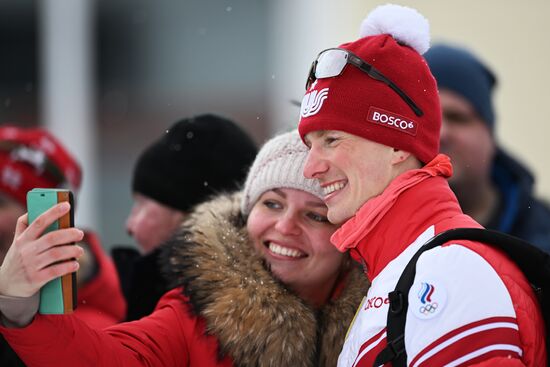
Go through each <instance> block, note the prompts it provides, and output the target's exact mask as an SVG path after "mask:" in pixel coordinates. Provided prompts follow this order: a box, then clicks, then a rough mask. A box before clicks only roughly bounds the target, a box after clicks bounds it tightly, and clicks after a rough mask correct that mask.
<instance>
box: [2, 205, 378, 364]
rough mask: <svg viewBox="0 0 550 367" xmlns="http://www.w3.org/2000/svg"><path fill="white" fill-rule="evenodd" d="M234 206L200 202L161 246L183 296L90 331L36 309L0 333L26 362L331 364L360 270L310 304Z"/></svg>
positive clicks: (361, 281) (173, 294) (175, 294)
mask: <svg viewBox="0 0 550 367" xmlns="http://www.w3.org/2000/svg"><path fill="white" fill-rule="evenodd" d="M239 204H240V200H239V197H238V196H222V197H220V198H218V199H214V200H213V201H212V202H210V203H206V204H203V205H202V206H200V207H199V208H197V210H196V212H195V213H194V214H192V215H191V216H190V218H189V219H188V220H187V222H186V225H185V226H184V228H183V230H184V231H182V232H181V233H179V234H178V236H176V237H175V238H174V240H173V242H171V243H168V244H166V246H165V250H166V251H165V255H166V256H165V258H166V261H165V267H166V268H168V270H169V272H167V273H169V274H171V277H172V280H173V281H174V282H175V283H178V284H184V285H185V291H186V292H185V294H186V296H184V295H183V294H182V290H183V287H180V288H177V289H175V290H172V291H170V292H168V293H166V294H165V295H164V296H163V297H162V298H161V300H160V301H159V304H158V305H157V308H156V309H155V311H154V312H153V313H152V314H151V315H150V316H147V317H144V318H142V319H140V320H137V321H133V322H128V323H123V324H118V325H114V326H111V327H109V328H106V329H104V330H98V329H94V328H90V327H89V326H88V325H86V323H85V322H82V321H81V320H79V319H78V318H77V317H75V315H70V316H45V315H36V317H35V319H34V320H33V322H32V323H31V324H30V325H28V326H27V327H25V328H21V329H6V328H0V332H1V333H2V334H3V335H4V337H5V338H6V340H7V341H8V342H9V343H10V345H11V346H12V348H13V349H14V350H15V351H16V352H17V353H18V354H19V356H20V357H21V359H22V360H23V361H24V362H25V363H26V364H27V365H28V366H29V367H33V366H36V367H38V366H39V367H47V366H56V367H57V366H93V367H96V366H113V367H114V366H117V367H118V366H125V367H127V366H157V367H160V366H171V367H172V366H174V367H177V366H193V367H205V366H206V367H207V366H232V365H233V361H235V365H239V366H293V367H313V366H316V367H319V366H327V367H328V366H334V365H335V364H336V360H337V359H338V355H339V353H340V350H341V347H342V343H343V340H344V336H345V333H346V330H347V326H348V325H349V323H350V322H351V320H352V318H353V315H354V313H355V310H356V308H357V304H359V302H360V300H361V298H362V296H363V295H364V294H365V292H366V289H367V287H368V284H367V281H366V279H365V277H364V276H363V274H362V273H361V270H360V269H359V268H358V267H351V268H350V269H349V271H346V272H343V273H342V276H341V277H340V278H339V279H338V281H337V285H336V287H335V289H334V290H333V293H332V297H331V299H330V300H329V301H327V303H326V304H325V305H323V306H322V307H321V308H320V309H313V308H312V307H310V306H308V305H307V304H305V303H304V301H303V300H301V299H300V298H299V297H297V296H296V295H294V294H293V293H292V292H290V291H289V290H288V289H286V288H285V287H284V286H282V284H281V283H280V281H278V280H276V279H274V278H273V276H272V275H271V273H270V272H269V271H268V269H266V267H265V266H264V264H263V262H262V261H261V259H259V258H257V255H256V254H255V252H254V249H253V247H252V246H251V244H250V243H249V241H248V238H247V237H246V235H243V234H244V233H245V232H244V231H246V229H245V227H244V223H245V222H244V220H243V219H242V217H241V215H240V205H239ZM165 270H166V269H165ZM220 356H225V357H220Z"/></svg>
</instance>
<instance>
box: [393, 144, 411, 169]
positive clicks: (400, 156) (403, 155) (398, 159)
mask: <svg viewBox="0 0 550 367" xmlns="http://www.w3.org/2000/svg"><path fill="white" fill-rule="evenodd" d="M411 155H412V154H411V153H409V152H406V151H404V150H401V149H396V148H393V154H392V159H391V163H392V164H393V165H396V164H399V163H402V162H404V161H406V160H407V158H409V157H410V156H411Z"/></svg>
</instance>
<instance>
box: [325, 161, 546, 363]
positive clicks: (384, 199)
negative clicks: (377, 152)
mask: <svg viewBox="0 0 550 367" xmlns="http://www.w3.org/2000/svg"><path fill="white" fill-rule="evenodd" d="M448 174H450V163H449V162H448V161H447V160H445V159H444V158H442V157H439V158H436V160H435V161H434V162H431V163H430V164H428V165H427V166H426V167H425V168H424V169H421V170H415V171H410V172H407V173H405V174H403V175H401V176H399V177H398V178H396V179H395V180H394V182H392V183H391V184H390V186H389V187H388V188H387V189H386V190H385V191H384V193H382V194H381V195H380V196H378V197H376V198H373V199H371V200H370V201H369V202H367V203H366V204H365V205H364V206H363V207H362V208H360V210H359V211H358V213H357V214H356V216H355V217H354V218H352V219H351V220H349V221H348V222H346V223H345V224H344V225H343V226H342V227H341V228H340V229H339V230H338V231H337V232H336V233H335V235H334V236H333V241H334V242H335V244H336V245H337V247H338V248H340V249H341V250H346V249H347V250H350V251H351V253H352V256H353V257H355V258H356V259H358V260H359V261H362V262H363V263H364V264H365V266H366V268H367V273H368V277H369V279H370V280H371V282H372V284H371V288H370V289H369V292H368V294H367V297H366V298H365V299H364V301H363V303H362V305H361V307H360V308H359V310H358V313H357V316H356V318H355V320H354V324H353V325H352V327H351V328H350V331H349V334H348V337H347V339H346V342H345V344H344V347H343V350H342V353H341V355H340V358H339V364H338V365H339V366H357V367H361V366H372V365H373V362H374V359H375V357H376V355H377V354H378V353H379V352H380V351H381V350H382V349H383V348H384V347H385V346H386V332H385V331H386V330H385V327H386V316H387V312H388V293H389V292H390V291H391V290H393V289H394V288H395V285H396V283H397V280H398V278H399V276H400V275H401V272H402V271H403V269H404V267H405V265H406V264H407V263H408V261H409V260H410V258H411V257H412V256H413V255H414V253H415V252H416V250H417V249H418V248H419V247H420V246H421V245H422V244H424V243H425V242H426V241H427V240H428V239H430V238H431V237H433V236H434V235H436V234H438V233H440V232H442V231H445V230H447V229H451V228H457V227H480V226H479V224H477V223H476V222H475V221H474V220H473V219H471V218H470V217H468V216H467V215H465V214H463V213H462V211H461V210H460V207H459V205H458V202H457V200H456V198H455V196H454V194H453V193H452V192H451V190H450V189H449V186H448V184H447V182H446V180H445V179H444V177H445V176H447V175H448ZM442 176H443V177H442ZM408 301H409V308H408V312H407V322H406V328H405V345H406V349H407V358H408V362H407V363H408V364H409V365H411V366H441V365H447V364H450V365H463V364H464V365H466V364H468V365H478V366H543V365H546V353H545V344H544V340H545V339H544V329H543V328H544V326H543V325H544V324H543V321H542V317H541V313H540V309H539V306H538V303H537V301H536V298H535V295H534V293H533V291H532V289H531V287H530V285H529V283H528V282H527V280H526V279H525V276H524V275H523V274H522V273H521V271H520V270H519V269H518V268H517V266H516V265H515V264H514V263H513V262H512V261H511V260H510V259H508V258H507V257H506V256H505V255H503V254H502V253H500V252H499V251H498V250H496V249H494V248H492V247H489V246H486V245H483V244H480V243H475V242H469V241H453V242H452V243H448V244H445V245H444V246H441V247H437V248H434V249H432V250H429V251H427V252H425V253H424V254H423V255H422V256H421V257H420V258H419V261H418V263H417V267H416V276H415V282H414V284H413V287H412V288H411V291H410V292H409V295H408Z"/></svg>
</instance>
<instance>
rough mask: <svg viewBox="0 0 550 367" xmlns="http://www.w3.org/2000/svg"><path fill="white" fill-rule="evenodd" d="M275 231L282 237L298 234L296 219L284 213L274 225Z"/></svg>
mask: <svg viewBox="0 0 550 367" xmlns="http://www.w3.org/2000/svg"><path fill="white" fill-rule="evenodd" d="M275 229H276V230H277V231H279V232H280V233H281V234H284V235H298V234H300V226H299V223H298V219H297V218H296V216H295V215H293V214H291V213H284V214H283V215H282V216H281V217H280V218H279V219H278V220H277V223H276V224H275Z"/></svg>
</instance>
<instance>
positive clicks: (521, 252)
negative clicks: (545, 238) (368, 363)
mask: <svg viewBox="0 0 550 367" xmlns="http://www.w3.org/2000/svg"><path fill="white" fill-rule="evenodd" d="M453 240H470V241H476V242H482V243H486V244H489V245H492V246H494V247H496V248H499V249H501V250H503V251H504V252H505V253H506V254H508V256H510V257H511V258H512V260H514V261H515V262H516V264H517V265H518V266H519V268H520V269H521V270H522V271H523V273H524V274H525V275H526V277H527V279H528V280H529V281H530V282H531V284H532V285H533V286H534V288H535V290H537V288H538V289H539V290H548V289H549V287H550V276H549V274H550V255H549V254H547V253H546V252H544V251H542V250H540V249H539V248H537V247H535V246H533V245H531V244H530V243H528V242H525V241H523V240H521V239H519V238H516V237H513V236H510V235H508V234H505V233H502V232H498V231H492V230H487V229H481V228H456V229H451V230H448V231H445V232H442V233H440V234H438V235H436V236H434V237H432V238H431V239H430V240H429V241H428V242H426V243H425V244H424V245H423V246H422V247H421V248H420V249H419V250H418V251H417V252H416V253H415V254H414V256H413V257H412V258H411V260H410V261H409V263H408V264H407V266H406V267H405V270H403V273H402V274H401V277H400V278H399V280H398V281H397V285H396V286H395V290H394V291H393V292H391V293H390V294H389V300H390V305H389V311H388V320H387V327H386V332H387V336H386V339H387V341H388V342H387V346H386V348H384V349H383V350H382V351H381V352H380V353H379V354H378V356H377V357H376V360H375V362H374V366H381V365H384V364H386V363H388V362H392V366H393V367H398V366H406V365H407V351H406V349H405V339H404V338H405V322H406V317H407V310H408V308H409V301H408V294H409V290H410V288H411V287H412V285H413V282H414V278H415V276H416V262H417V261H418V258H419V257H420V255H422V253H424V251H427V250H430V249H432V248H434V247H437V246H440V245H443V244H444V243H447V242H449V241H453ZM549 298H550V295H549V294H548V291H547V292H546V293H542V295H541V294H539V300H540V302H541V309H542V310H545V309H546V308H545V307H550V301H549ZM549 322H550V320H549V319H548V318H546V319H545V324H546V330H550V329H549V327H550V325H549ZM548 343H549V342H548V338H547V350H548Z"/></svg>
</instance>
